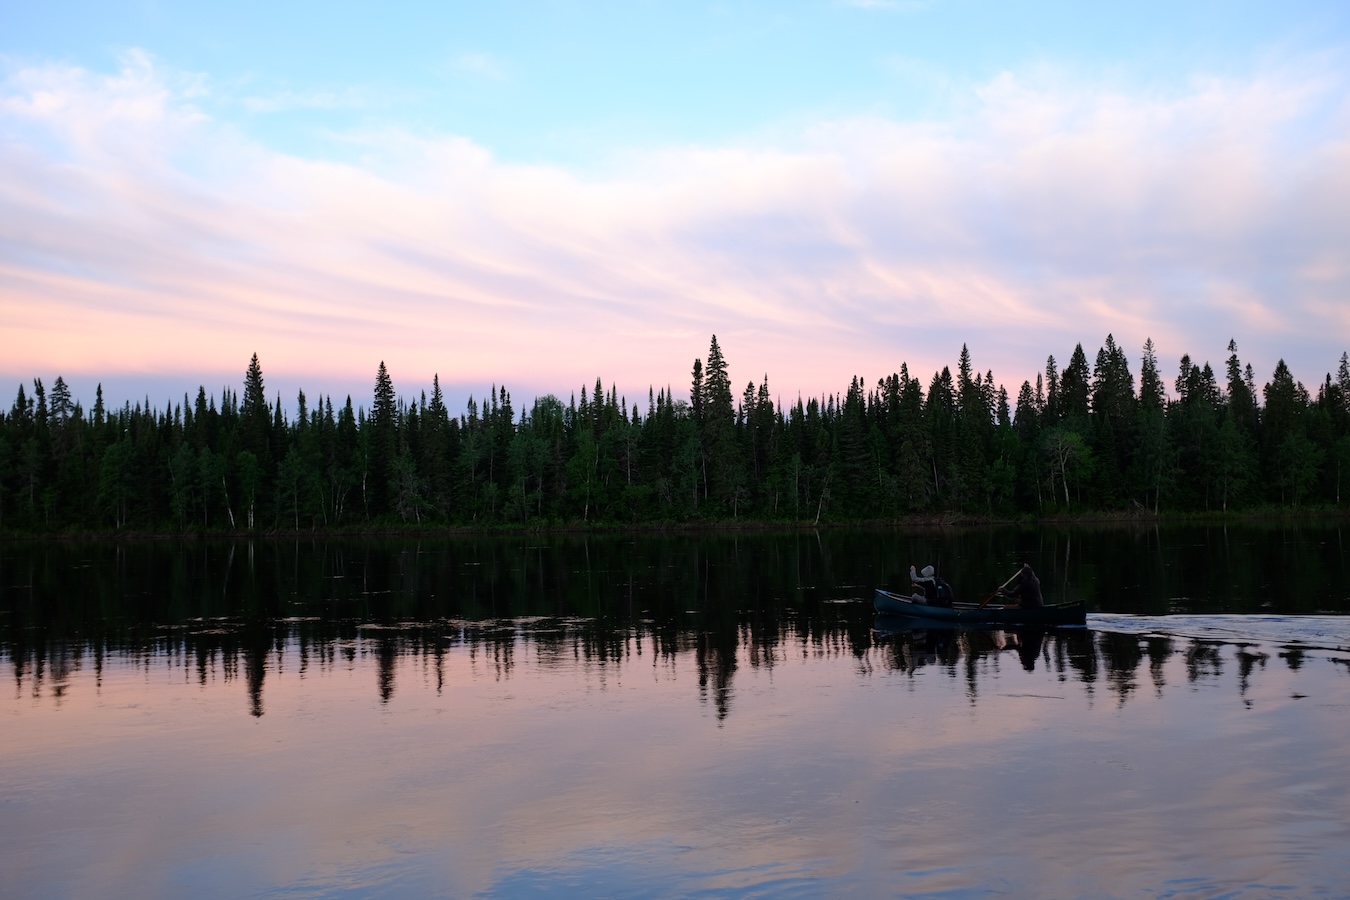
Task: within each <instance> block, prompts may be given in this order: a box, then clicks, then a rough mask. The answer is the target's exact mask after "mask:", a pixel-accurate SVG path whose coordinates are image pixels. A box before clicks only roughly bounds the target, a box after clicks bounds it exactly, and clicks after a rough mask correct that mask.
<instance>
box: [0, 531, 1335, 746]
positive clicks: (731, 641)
mask: <svg viewBox="0 0 1350 900" xmlns="http://www.w3.org/2000/svg"><path fill="white" fill-rule="evenodd" d="M915 560H918V561H923V560H933V561H938V562H940V563H941V565H942V567H943V570H944V574H945V575H946V576H947V577H948V578H949V580H951V581H952V582H953V584H954V585H955V586H956V589H957V593H958V595H964V596H973V595H975V594H978V593H980V592H982V591H984V590H985V589H986V588H987V587H988V586H989V585H990V584H993V583H997V582H998V581H1001V580H1003V578H1004V576H1005V574H1006V572H1007V571H1008V570H1009V569H1010V568H1012V567H1013V566H1014V565H1015V564H1016V563H1017V562H1020V561H1030V562H1032V563H1033V564H1034V565H1035V566H1036V568H1037V570H1038V571H1040V572H1042V573H1044V583H1045V588H1046V593H1047V595H1048V597H1049V598H1051V599H1058V598H1062V597H1077V596H1086V597H1088V598H1089V604H1090V608H1091V609H1093V610H1094V611H1095V614H1094V616H1093V622H1094V623H1095V624H1097V626H1098V628H1097V631H1096V632H1095V633H1094V632H1078V633H1073V632H1067V633H1051V634H1043V633H1032V632H1016V633H1014V632H998V633H979V632H969V633H943V632H940V631H938V630H935V629H932V628H925V627H923V626H922V625H921V624H920V625H914V624H913V623H908V624H907V623H904V622H894V621H891V622H887V621H884V620H883V621H874V620H873V615H872V612H871V605H870V602H869V598H870V595H871V591H872V589H873V587H875V586H878V585H883V584H890V585H895V584H897V583H898V582H899V580H900V579H902V578H903V573H904V572H905V571H906V569H907V568H908V565H909V563H910V562H911V561H915ZM1275 572H1278V573H1282V574H1281V577H1280V578H1279V579H1273V578H1272V575H1271V573H1275ZM1347 583H1350V567H1348V566H1347V556H1346V550H1345V543H1344V540H1343V538H1342V534H1341V528H1340V527H1339V526H1332V527H1327V526H1316V525H1308V524H1303V525H1298V524H1290V523H1283V524H1279V525H1276V526H1272V527H1262V528H1255V527H1253V528H1244V529H1236V528H1222V527H1221V528H1177V529H1159V528H1155V527H1146V528H1127V529H1082V528H1080V529H1074V530H1068V529H1064V530H1058V531H1057V530H1054V529H1035V530H1026V529H1001V530H1000V529H981V530H970V531H962V530H931V531H911V532H905V531H897V530H893V529H892V530H877V531H854V532H843V531H830V532H822V533H819V534H816V533H813V532H811V533H791V532H790V533H762V534H761V533H750V534H736V533H733V534H727V535H682V534H676V535H647V536H638V537H634V536H625V535H613V536H571V535H563V536H552V537H547V536H529V537H509V538H508V537H499V538H446V539H441V540H414V541H387V540H353V541H314V542H308V543H301V542H295V541H289V542H269V541H254V542H244V543H235V542H220V543H214V542H209V541H207V542H186V543H172V542H167V543H166V542H148V543H99V542H85V543H82V542H76V541H71V542H59V543H52V542H46V543H32V544H26V543H11V544H4V545H0V656H3V658H4V659H6V660H8V664H9V666H10V667H11V668H12V671H13V674H14V679H15V684H16V689H17V690H18V691H19V692H20V693H22V692H29V693H31V694H32V695H33V696H34V697H48V698H49V699H50V700H51V701H52V702H53V703H57V704H59V703H60V702H61V701H62V700H63V699H64V697H65V696H66V695H67V693H68V691H69V690H70V689H71V686H70V681H71V674H72V673H73V672H76V671H82V670H84V669H85V668H86V667H92V671H93V672H94V676H95V677H94V683H95V686H96V687H97V685H98V683H99V678H100V675H99V673H100V672H101V670H102V667H103V665H104V663H105V660H106V659H108V658H109V657H117V658H122V659H132V660H134V661H135V662H136V664H137V665H141V666H143V667H145V668H146V669H149V668H150V667H152V666H158V665H170V666H183V667H184V668H191V670H192V672H193V673H194V677H195V679H196V680H197V682H198V683H199V684H200V685H203V686H205V685H206V684H207V683H208V682H210V681H215V680H217V679H218V680H221V681H224V682H227V683H228V682H234V681H236V680H239V681H241V682H242V683H243V685H244V686H245V687H246V690H247V698H248V711H249V712H250V713H251V714H252V715H253V716H255V717H261V716H263V715H264V714H265V713H266V709H267V704H266V694H267V686H268V685H269V684H270V683H272V681H273V680H275V679H278V678H285V677H288V675H289V674H290V673H288V672H287V671H285V669H286V668H287V667H289V666H295V667H298V673H299V675H301V676H304V675H306V674H307V673H309V672H311V671H315V672H318V673H323V672H325V671H329V670H331V669H332V668H333V667H334V666H336V665H337V664H338V661H339V660H342V661H344V662H345V663H346V664H347V665H353V664H354V663H355V662H356V660H357V659H358V658H359V659H361V660H370V661H371V662H372V663H373V664H374V668H373V671H374V672H375V673H376V675H375V679H376V684H375V696H376V697H377V698H378V699H379V701H380V702H381V703H383V704H388V703H390V702H391V701H392V700H393V698H395V697H396V696H397V695H398V692H399V683H398V682H399V677H400V675H399V669H400V666H399V662H400V660H401V659H403V658H405V657H410V656H414V657H420V656H427V655H430V656H431V657H433V658H434V659H435V660H437V663H436V670H437V672H438V673H440V672H442V667H443V663H444V659H445V657H446V655H447V654H453V653H461V652H467V653H468V654H470V656H471V658H473V659H475V660H479V659H481V660H484V661H488V662H490V667H491V671H492V672H493V673H494V677H498V678H507V677H510V674H511V671H512V669H513V667H514V666H515V665H516V662H515V660H516V655H517V654H518V653H531V654H537V655H538V659H539V660H540V661H541V662H542V663H543V664H556V665H563V664H564V663H565V661H567V660H572V661H573V662H578V661H580V662H584V663H585V664H587V665H594V666H598V667H599V668H600V669H601V670H603V669H604V668H605V667H607V666H608V667H615V668H620V667H623V666H627V665H629V664H631V660H632V655H633V654H634V652H635V648H641V647H643V646H644V645H645V646H647V647H648V648H650V649H649V651H648V652H650V653H652V654H653V656H654V658H656V659H659V660H663V661H665V662H667V663H669V664H674V663H675V662H677V661H679V662H681V664H684V660H685V658H686V657H688V658H689V661H690V662H691V663H692V665H693V667H694V669H695V670H696V671H697V673H698V681H697V690H698V694H699V697H700V699H701V700H702V702H703V703H704V704H705V705H706V706H707V707H708V708H709V709H711V710H712V711H713V713H714V715H715V716H716V717H717V718H718V720H723V719H725V718H726V717H727V716H729V715H731V714H732V712H733V709H734V706H735V685H736V681H737V677H738V672H740V671H741V670H742V669H743V668H744V667H748V668H750V669H751V670H757V669H760V668H766V667H767V668H772V667H773V666H775V665H777V664H779V663H780V662H781V661H782V660H783V659H785V658H787V657H788V656H789V655H790V654H800V655H802V656H806V655H812V654H814V655H818V656H821V657H830V656H844V655H847V656H850V657H852V658H854V659H855V661H856V663H857V665H858V666H859V668H860V670H862V671H872V670H880V671H897V672H903V673H908V674H914V673H916V672H917V671H919V670H920V669H921V668H923V667H935V668H938V669H941V670H942V671H945V672H947V673H948V674H949V675H951V676H952V677H959V678H961V679H963V680H964V683H965V685H966V690H967V693H968V695H969V696H970V697H971V698H972V699H974V698H976V697H978V696H979V692H980V689H981V686H982V685H981V682H982V680H983V677H984V672H985V670H986V668H987V667H988V666H989V665H992V664H994V663H995V662H997V661H998V660H1000V659H1002V658H1003V657H1007V658H1009V659H1011V658H1013V657H1015V658H1016V660H1017V662H1018V664H1019V665H1020V666H1021V668H1022V669H1023V670H1024V671H1026V672H1034V671H1036V670H1037V669H1038V668H1044V669H1046V670H1048V671H1052V672H1054V673H1055V674H1056V675H1057V676H1058V677H1059V678H1061V679H1062V680H1066V681H1069V680H1071V681H1076V682H1079V683H1081V684H1083V685H1084V686H1085V687H1087V688H1089V689H1095V688H1096V687H1097V686H1098V683H1099V682H1101V683H1102V684H1104V685H1105V687H1106V688H1107V689H1109V690H1110V691H1111V692H1113V693H1114V694H1115V695H1116V696H1117V697H1118V698H1119V700H1120V702H1121V703H1124V702H1126V701H1127V700H1128V699H1129V698H1130V697H1131V696H1133V695H1134V694H1135V693H1136V692H1137V691H1138V690H1139V689H1140V686H1141V685H1151V686H1152V689H1153V692H1154V693H1155V694H1160V692H1161V691H1162V689H1163V686H1164V683H1165V680H1164V669H1165V666H1164V662H1165V661H1166V660H1167V659H1168V658H1169V657H1170V656H1171V655H1172V654H1173V653H1176V652H1180V653H1182V654H1183V656H1184V661H1185V665H1184V671H1185V673H1186V679H1187V681H1188V682H1189V683H1191V684H1195V683H1198V682H1201V681H1204V680H1207V679H1210V680H1217V679H1220V678H1221V677H1223V674H1224V667H1225V666H1226V665H1228V664H1230V663H1232V664H1236V667H1237V681H1236V684H1237V685H1238V690H1239V693H1240V694H1241V695H1243V696H1245V695H1246V694H1247V692H1248V688H1249V686H1250V685H1251V684H1252V683H1253V680H1254V679H1259V678H1260V677H1261V674H1262V672H1263V671H1264V670H1265V669H1266V668H1267V666H1268V663H1269V653H1268V652H1267V651H1263V650H1256V649H1253V650H1251V651H1247V650H1242V651H1241V652H1239V653H1238V654H1237V656H1236V657H1230V656H1227V655H1225V654H1224V653H1222V652H1220V648H1221V647H1222V646H1224V645H1225V644H1232V643H1239V644H1240V643H1241V640H1242V639H1241V637H1240V636H1237V635H1234V634H1230V633H1224V632H1222V630H1221V629H1220V630H1219V631H1212V632H1204V633H1199V634H1197V635H1195V636H1194V638H1193V639H1191V640H1189V641H1185V642H1181V644H1180V646H1181V649H1180V650H1178V648H1177V646H1176V645H1174V644H1175V642H1174V638H1173V637H1170V636H1168V635H1165V634H1164V635H1158V634H1143V635H1140V634H1138V633H1122V628H1121V623H1120V622H1112V621H1109V620H1110V619H1111V616H1110V615H1109V614H1110V613H1124V612H1128V613H1135V614H1138V613H1170V614H1171V615H1169V616H1168V617H1167V618H1166V619H1165V620H1158V621H1166V622H1168V623H1170V624H1168V625H1167V626H1166V628H1165V629H1164V630H1166V629H1170V628H1174V627H1175V623H1178V622H1185V621H1188V620H1186V619H1185V618H1184V617H1182V616H1179V615H1177V613H1178V611H1183V610H1191V609H1201V610H1203V611H1204V612H1205V613H1206V615H1205V620H1206V622H1208V623H1211V624H1210V626H1207V627H1210V628H1211V629H1213V628H1217V627H1219V626H1217V625H1214V624H1213V623H1222V622H1224V621H1225V619H1224V617H1223V616H1221V615H1220V616H1215V615H1213V614H1212V613H1213V612H1216V611H1222V610H1233V609H1237V610H1241V611H1244V612H1257V611H1262V612H1268V613H1270V612H1274V613H1283V614H1287V613H1290V612H1300V613H1307V612H1315V611H1323V610H1337V611H1340V610H1345V609H1346V608H1347V607H1350V598H1347V597H1346V596H1345V584H1347ZM1102 613H1107V614H1108V615H1106V616H1105V617H1103V615H1102ZM1134 621H1138V620H1134ZM1243 621H1244V622H1245V621H1247V620H1243ZM1311 621H1314V620H1313V619H1312V618H1310V617H1307V616H1299V617H1297V618H1290V619H1289V620H1288V621H1286V622H1284V623H1283V624H1282V625H1281V627H1283V628H1284V629H1285V630H1286V632H1287V634H1286V635H1285V637H1286V638H1287V639H1282V638H1280V636H1279V635H1276V637H1275V639H1276V643H1278V644H1280V645H1281V646H1282V647H1283V649H1282V650H1281V651H1280V655H1281V658H1283V659H1285V660H1286V662H1287V664H1288V665H1289V667H1290V668H1291V669H1297V667H1298V666H1299V665H1300V663H1301V656H1300V653H1301V650H1300V649H1299V648H1300V647H1301V646H1308V645H1312V646H1316V645H1317V640H1318V637H1317V636H1316V635H1315V634H1309V633H1308V629H1309V627H1310V626H1308V625H1307V623H1308V622H1311ZM1296 622H1297V623H1303V624H1295V623H1296ZM1241 627H1243V628H1246V627H1248V626H1247V625H1245V624H1244V625H1243V626H1241ZM1136 631H1137V629H1134V628H1133V627H1132V626H1131V627H1125V628H1124V632H1136ZM1216 642H1217V643H1216ZM436 677H437V678H438V679H441V678H443V675H442V674H438V675H437V676H436ZM438 684H441V685H442V686H443V683H441V682H438Z"/></svg>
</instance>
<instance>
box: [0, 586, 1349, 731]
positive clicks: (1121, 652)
mask: <svg viewBox="0 0 1350 900" xmlns="http://www.w3.org/2000/svg"><path fill="white" fill-rule="evenodd" d="M851 612H853V613H855V614H856V613H858V612H859V609H858V608H854V609H853V610H851ZM858 620H862V621H865V622H867V623H868V624H869V625H870V627H863V628H858V627H856V622H857V621H858ZM1315 621H1323V622H1324V623H1325V625H1324V631H1339V632H1340V633H1341V638H1340V640H1341V641H1342V646H1343V647H1346V648H1350V619H1344V618H1340V617H1336V618H1333V619H1326V620H1315ZM1101 624H1104V625H1107V626H1110V625H1111V624H1112V623H1111V622H1110V621H1103V622H1102V623H1101ZM1305 627H1306V625H1305ZM1290 638H1291V640H1292V641H1293V643H1286V644H1285V645H1284V646H1283V647H1280V648H1277V650H1276V652H1278V658H1279V659H1281V660H1283V661H1284V663H1285V666H1286V667H1287V668H1288V669H1289V670H1291V671H1298V670H1299V669H1300V668H1301V667H1302V665H1303V663H1304V659H1305V655H1306V653H1305V650H1304V649H1302V648H1300V647H1299V646H1298V645H1297V638H1296V637H1294V636H1292V635H1291V636H1290ZM1342 655H1343V654H1341V653H1333V654H1332V658H1335V659H1338V660H1340V659H1341V657H1342ZM454 657H464V658H465V659H467V661H468V663H469V665H470V666H471V668H472V670H473V671H474V673H475V677H481V678H490V679H493V680H496V681H499V682H506V681H509V680H510V679H511V678H512V677H513V676H514V674H515V672H516V670H517V668H518V667H520V666H521V665H527V666H530V667H532V668H535V669H544V670H548V669H552V670H556V671H558V672H559V673H560V674H563V675H576V674H578V673H579V674H580V675H582V676H583V677H598V678H604V677H606V676H615V677H617V676H620V675H622V674H623V673H625V672H626V671H629V670H631V669H632V668H634V667H636V666H638V665H654V666H657V667H663V668H665V669H668V670H670V671H675V670H677V669H679V670H683V669H685V668H686V667H692V670H693V671H694V672H696V673H697V679H696V681H695V682H692V684H695V685H696V690H697V692H698V696H699V700H700V702H701V703H702V704H703V705H704V706H706V707H708V708H709V709H710V711H711V712H712V713H713V715H715V717H716V718H717V719H718V720H719V721H720V720H723V719H725V718H727V717H728V716H729V715H731V714H732V713H733V711H734V708H735V684H736V680H737V676H738V672H739V671H740V670H741V668H742V667H744V668H747V669H749V670H752V671H757V670H771V669H773V668H774V667H775V666H780V665H783V664H784V663H786V662H788V661H790V660H792V659H822V660H824V659H842V658H849V659H852V660H854V661H855V663H856V664H857V665H856V668H857V671H858V672H859V674H860V675H864V676H865V675H878V676H884V675H888V674H897V675H902V676H905V677H907V678H910V679H913V678H918V677H921V676H923V675H924V674H925V673H926V672H933V673H936V674H937V675H939V676H941V677H946V678H950V679H953V680H956V681H959V682H961V683H962V684H963V686H964V689H965V693H966V696H967V697H968V698H969V700H970V701H971V702H972V703H974V702H975V701H977V700H978V699H979V698H980V696H981V692H982V690H988V689H991V688H992V687H993V686H995V685H996V684H997V682H998V681H999V678H1000V677H1001V676H1002V675H1003V674H1004V670H1005V668H1006V667H1007V666H1008V665H1009V664H1011V665H1013V666H1015V667H1016V668H1017V669H1020V670H1021V671H1023V672H1026V673H1035V672H1038V671H1039V672H1044V673H1050V674H1052V675H1053V676H1054V678H1055V679H1056V680H1057V681H1058V682H1060V683H1064V684H1078V685H1080V686H1081V687H1082V689H1083V690H1084V691H1086V692H1087V693H1089V694H1091V693H1093V692H1094V691H1097V690H1099V689H1104V690H1105V691H1107V692H1108V693H1109V694H1110V695H1112V696H1113V697H1114V698H1115V700H1116V702H1117V704H1118V705H1119V706H1124V705H1125V704H1126V703H1127V702H1128V701H1130V700H1131V698H1133V697H1134V696H1136V694H1137V693H1138V692H1139V690H1140V688H1141V686H1147V689H1148V690H1149V693H1150V694H1151V695H1152V696H1154V697H1161V696H1162V695H1163V692H1164V689H1165V688H1166V687H1167V686H1168V674H1167V673H1168V670H1169V667H1168V665H1167V664H1168V661H1169V660H1170V659H1173V658H1177V659H1178V660H1179V662H1180V665H1179V666H1177V667H1175V668H1173V669H1172V672H1173V674H1174V675H1178V674H1179V675H1181V676H1183V678H1182V680H1181V681H1179V682H1178V684H1179V685H1184V686H1187V687H1194V686H1196V685H1201V684H1212V685H1218V686H1224V685H1227V686H1228V687H1229V688H1230V689H1232V690H1234V691H1235V693H1236V694H1237V696H1238V698H1239V699H1241V700H1242V701H1243V702H1244V703H1247V704H1248V705H1250V703H1251V700H1250V694H1251V693H1252V691H1253V686H1254V685H1256V684H1258V683H1259V681H1260V679H1261V678H1262V677H1263V675H1265V674H1266V672H1267V670H1268V668H1269V666H1268V664H1269V662H1270V660H1271V658H1272V657H1271V652H1270V651H1269V650H1268V649H1263V647H1262V646H1260V645H1256V644H1253V643H1250V642H1245V641H1238V642H1236V643H1232V642H1224V641H1218V640H1213V639H1208V638H1204V637H1192V638H1182V637H1177V636H1172V635H1166V634H1156V633H1154V634H1135V633H1126V632H1119V631H1112V630H1104V629H1094V628H1091V627H1089V628H1068V629H1050V630H1047V629H1044V628H1034V629H999V630H979V629H961V630H957V629H953V628H942V627H933V626H930V625H927V624H925V623H924V622H922V621H920V620H914V619H908V618H904V617H895V616H876V617H873V616H872V615H871V614H870V613H865V614H863V615H841V616H839V617H838V618H835V619H833V620H828V621H826V620H820V619H814V620H811V621H801V620H799V619H798V618H796V617H794V616H782V617H778V618H775V619H774V620H773V621H772V622H771V623H770V622H763V621H755V620H753V619H750V620H747V621H745V622H742V623H741V624H740V625H738V626H736V627H731V628H727V629H721V630H701V631H693V630H688V629H678V628H672V627H669V626H668V625H661V624H658V623H655V622H651V621H644V622H638V623H634V624H614V623H604V622H601V621H598V620H592V619H577V618H565V619H553V618H547V617H531V618H522V619H503V620H486V621H464V620H449V621H440V622H430V623H402V624H399V625H394V626H385V625H372V624H359V623H350V622H332V621H328V620H323V619H315V618H298V619H289V620H281V621H276V622H272V623H268V624H266V625H261V624H259V623H253V622H238V621H229V620H216V621H209V622H206V621H202V622H193V623H188V624H185V625H182V626H176V627H163V628H158V629H147V630H145V631H143V632H139V633H137V634H135V635H129V636H126V637H125V639H124V640H121V641H113V640H109V639H107V638H104V639H97V640H78V639H69V638H62V639H49V640H47V641H41V642H28V643H17V642H16V643H13V644H11V645H10V646H9V647H7V648H5V649H4V651H3V655H2V656H0V659H5V661H7V662H8V665H9V666H10V668H11V670H12V673H13V678H14V684H15V696H16V698H17V697H23V696H27V697H29V698H31V699H32V700H34V701H41V702H44V703H51V704H53V705H55V706H58V707H59V706H60V705H61V704H62V703H63V702H64V701H66V700H67V699H68V698H69V697H70V695H71V692H72V690H73V689H74V688H73V685H74V684H75V682H76V681H77V678H76V676H79V675H81V674H82V673H84V672H86V671H88V672H90V673H91V675H92V678H90V679H86V680H85V681H84V684H83V688H82V689H84V690H88V689H91V688H92V690H94V691H95V692H97V691H98V690H99V688H100V687H101V684H102V673H103V670H104V668H105V666H106V665H107V664H108V661H109V659H110V658H115V659H117V660H118V661H119V662H120V663H121V664H123V665H128V664H129V665H132V666H134V667H138V668H140V669H142V670H144V671H146V672H147V673H149V672H151V671H163V672H168V673H177V674H175V675H174V677H173V679H172V680H174V681H180V682H194V683H196V684H197V685H198V686H199V687H201V688H202V689H208V688H212V687H214V686H215V685H217V684H222V685H229V684H232V683H237V682H242V684H243V688H244V690H245V692H246V697H247V711H248V712H249V714H251V715H252V716H255V717H260V716H262V715H264V713H265V712H266V708H267V707H266V702H265V693H266V691H265V688H266V686H267V685H268V684H272V683H274V682H278V683H279V682H280V681H282V680H284V679H287V678H299V679H304V678H313V677H323V676H325V675H327V674H331V673H332V672H334V671H336V670H337V669H339V668H342V669H346V670H366V671H369V672H370V679H371V685H372V687H371V695H372V696H373V697H375V698H376V699H377V700H378V702H379V703H381V704H389V703H390V702H392V700H393V699H394V698H395V697H396V696H397V695H398V692H399V679H400V677H401V675H400V673H402V672H406V671H407V669H408V668H409V666H410V665H415V666H421V667H422V668H423V669H425V670H426V671H427V672H428V673H429V676H430V679H431V681H430V683H431V685H433V686H434V691H435V693H436V694H437V695H438V696H439V695H441V694H442V693H443V692H444V690H445V689H446V686H447V677H446V667H447V664H448V663H449V661H450V660H451V659H452V658H454ZM1230 666H1235V667H1236V668H1235V672H1234V673H1233V674H1232V675H1228V674H1227V673H1228V672H1229V667H1230ZM1225 679H1227V680H1225Z"/></svg>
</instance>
